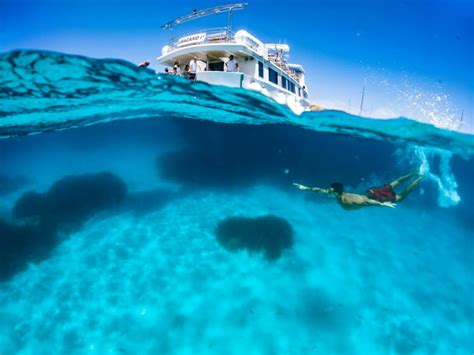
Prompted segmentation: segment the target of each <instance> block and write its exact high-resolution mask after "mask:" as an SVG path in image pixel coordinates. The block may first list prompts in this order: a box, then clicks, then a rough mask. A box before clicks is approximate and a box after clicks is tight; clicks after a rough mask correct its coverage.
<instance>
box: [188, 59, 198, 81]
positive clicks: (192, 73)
mask: <svg viewBox="0 0 474 355" xmlns="http://www.w3.org/2000/svg"><path fill="white" fill-rule="evenodd" d="M197 68H198V62H197V57H193V59H191V61H190V62H189V71H188V79H189V80H196V71H197Z"/></svg>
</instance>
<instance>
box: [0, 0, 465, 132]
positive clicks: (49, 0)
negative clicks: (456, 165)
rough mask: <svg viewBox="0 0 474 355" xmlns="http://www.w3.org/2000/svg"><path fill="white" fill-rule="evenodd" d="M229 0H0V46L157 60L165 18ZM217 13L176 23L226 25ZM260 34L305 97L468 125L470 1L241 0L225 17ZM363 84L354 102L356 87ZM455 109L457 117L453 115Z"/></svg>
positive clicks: (372, 113)
mask: <svg viewBox="0 0 474 355" xmlns="http://www.w3.org/2000/svg"><path fill="white" fill-rule="evenodd" d="M228 3H232V1H231V0H229V1H209V0H195V1H189V0H179V1H174V2H171V1H161V0H153V1H147V0H102V1H101V0H95V1H93V0H82V1H78V0H0V52H6V51H9V50H13V49H19V48H29V49H47V50H55V51H61V52H65V53H74V54H82V55H87V56H91V57H98V58H105V57H107V58H122V59H126V60H129V61H132V62H134V63H138V62H141V61H142V60H144V59H150V60H151V61H152V63H153V66H154V67H155V68H156V69H161V68H160V67H159V65H158V64H157V63H156V60H155V59H156V57H157V56H159V55H160V53H161V48H162V47H163V46H164V45H165V44H167V41H168V39H169V34H168V33H167V31H165V30H162V29H161V28H160V27H161V25H162V24H164V23H165V22H168V21H169V20H172V19H174V18H176V17H179V16H181V15H185V14H187V13H189V12H191V11H192V10H193V9H205V8H209V7H213V6H217V5H225V4H228ZM226 23H227V17H226V16H225V15H218V16H211V17H206V18H202V19H199V20H196V21H192V22H189V23H187V24H184V25H182V26H179V27H178V28H177V30H176V31H177V35H179V34H180V33H182V34H187V33H189V32H193V31H196V32H198V31H199V30H200V29H203V28H211V27H216V26H225V25H226ZM233 25H234V26H233V29H234V30H235V31H236V30H239V29H245V30H247V31H248V32H250V33H252V34H253V35H255V36H256V37H257V38H259V39H261V40H262V41H263V42H267V43H268V42H271V43H275V42H276V43H287V44H288V45H289V46H290V49H291V52H290V61H291V62H294V63H299V64H302V65H303V66H304V67H305V70H306V81H307V86H308V89H309V93H310V99H311V100H312V101H314V102H315V103H316V104H319V105H321V106H323V107H326V108H336V109H343V110H346V111H349V112H352V113H355V114H359V113H362V115H363V116H369V117H377V118H393V117H399V116H404V117H409V118H415V119H418V120H421V121H424V122H430V123H435V124H437V125H438V126H441V127H446V128H452V129H460V130H462V131H469V132H474V4H473V2H472V1H470V0H451V1H448V0H431V1H428V0H393V1H389V0H361V1H356V0H332V1H330V0H323V1H319V0H312V1H311V0H306V1H303V0H293V1H290V0H286V1H283V0H274V1H267V0H248V6H247V7H246V9H245V10H243V11H237V12H235V14H234V17H233ZM364 87H365V94H364V104H363V107H362V112H361V110H360V108H361V96H362V90H363V88H364ZM461 118H462V120H461Z"/></svg>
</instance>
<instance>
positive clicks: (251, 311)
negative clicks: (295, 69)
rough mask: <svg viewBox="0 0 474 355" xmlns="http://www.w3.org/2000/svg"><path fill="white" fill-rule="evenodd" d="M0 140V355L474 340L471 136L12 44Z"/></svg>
mask: <svg viewBox="0 0 474 355" xmlns="http://www.w3.org/2000/svg"><path fill="white" fill-rule="evenodd" d="M0 137H1V138H0V354H2V355H5V354H173V355H174V354H226V355H227V354H229V355H232V354H249V355H250V354H268V355H273V354H351V355H352V354H364V355H365V354H471V353H472V351H474V324H473V319H474V301H473V300H474V276H473V275H474V233H473V232H474V212H473V211H474V208H473V206H474V187H473V186H472V185H473V183H474V135H472V134H467V133H461V132H456V131H452V130H445V129H441V128H437V127H435V126H433V125H431V124H427V123H420V122H417V121H415V120H411V119H409V118H394V119H390V120H376V119H367V118H363V117H356V116H352V115H350V114H347V113H344V112H341V111H330V110H326V111H320V112H307V113H303V114H302V115H299V116H297V115H295V114H293V113H292V112H291V111H290V110H289V109H287V108H286V107H284V106H281V105H279V104H277V103H275V102H273V101H272V100H270V99H268V98H266V97H264V96H262V95H261V94H258V93H252V92H248V91H244V90H242V89H231V88H224V87H215V86H209V85H207V84H204V83H199V82H196V83H191V82H188V81H187V80H185V79H183V78H178V77H173V76H166V75H163V74H157V73H155V72H153V71H152V70H149V69H138V68H136V67H135V65H133V64H131V63H128V62H126V61H123V60H117V59H102V60H98V59H93V58H87V57H82V56H74V55H66V54H62V53H55V52H45V51H26V50H24V51H13V52H9V53H4V54H0ZM408 173H414V174H423V175H424V176H425V179H424V180H423V182H422V183H421V185H420V186H419V187H418V188H417V189H416V190H415V191H414V192H413V193H412V194H410V195H409V196H408V198H407V199H406V200H404V201H403V202H401V203H399V204H397V206H396V208H395V209H392V208H387V207H370V208H363V209H360V210H355V211H347V210H344V209H343V208H342V207H341V206H339V205H338V204H337V203H336V202H335V200H334V199H332V198H330V197H328V196H326V195H322V194H317V193H315V192H308V191H301V190H298V189H296V188H295V187H294V186H293V183H294V182H296V183H301V184H305V185H309V186H318V187H323V188H327V187H328V186H329V185H330V184H331V183H332V182H341V183H343V184H344V188H345V190H346V191H350V192H357V193H361V194H363V193H365V191H366V190H367V189H369V188H370V187H373V186H379V185H383V184H385V183H388V182H390V181H393V180H395V179H396V178H398V177H400V176H402V175H405V174H408ZM414 178H416V176H415V175H414V176H413V178H412V180H413V179H414ZM405 186H406V185H403V186H400V187H398V188H397V191H398V192H400V191H401V190H403V188H404V187H405Z"/></svg>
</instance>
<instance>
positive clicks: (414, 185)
mask: <svg viewBox="0 0 474 355" xmlns="http://www.w3.org/2000/svg"><path fill="white" fill-rule="evenodd" d="M424 178H425V177H424V176H419V177H418V178H416V179H415V180H414V181H413V182H412V183H411V184H410V185H408V186H407V187H405V189H404V190H403V191H402V192H401V193H400V194H397V195H396V196H397V197H396V199H397V202H401V201H403V200H404V199H405V198H406V197H407V196H408V195H409V194H411V193H412V192H413V190H415V189H416V188H417V187H418V185H420V183H421V182H422V181H423V179H424Z"/></svg>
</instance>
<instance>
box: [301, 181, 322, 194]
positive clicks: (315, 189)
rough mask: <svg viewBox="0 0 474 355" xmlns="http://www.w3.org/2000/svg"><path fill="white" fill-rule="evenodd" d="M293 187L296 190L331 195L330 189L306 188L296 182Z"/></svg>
mask: <svg viewBox="0 0 474 355" xmlns="http://www.w3.org/2000/svg"><path fill="white" fill-rule="evenodd" d="M293 185H294V186H296V188H298V189H300V190H309V191H314V192H321V193H323V194H328V193H329V189H321V188H319V187H310V186H305V185H301V184H297V183H296V182H294V183H293Z"/></svg>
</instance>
